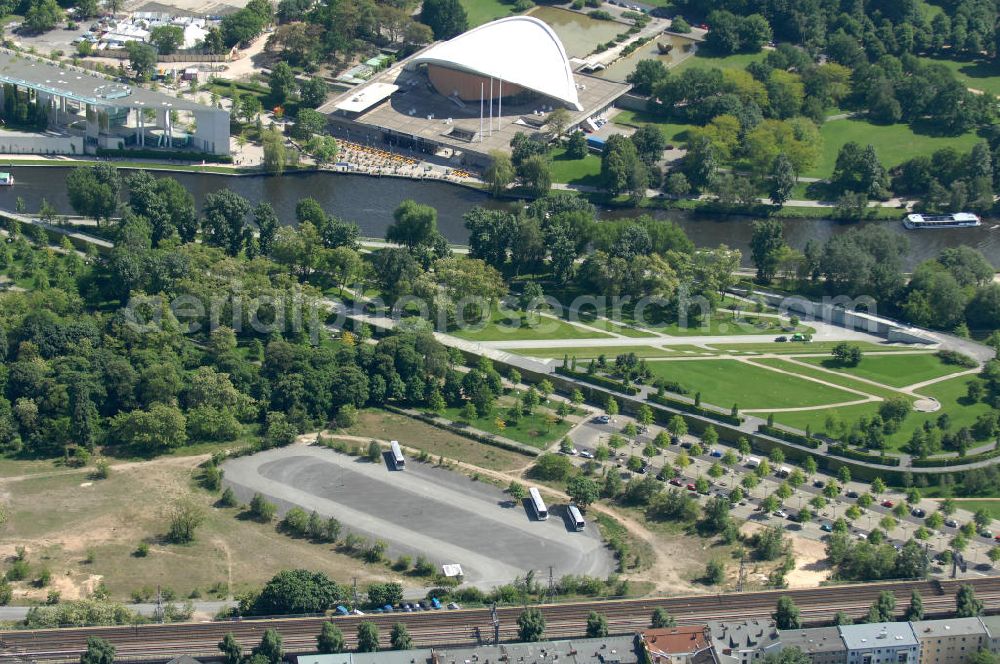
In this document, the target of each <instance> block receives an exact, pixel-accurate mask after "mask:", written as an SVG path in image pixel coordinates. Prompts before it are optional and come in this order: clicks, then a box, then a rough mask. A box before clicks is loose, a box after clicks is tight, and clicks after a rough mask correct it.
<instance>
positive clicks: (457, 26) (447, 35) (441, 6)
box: [420, 0, 469, 39]
mask: <svg viewBox="0 0 1000 664" xmlns="http://www.w3.org/2000/svg"><path fill="white" fill-rule="evenodd" d="M420 22H421V23H423V24H424V25H426V26H428V27H430V29H431V30H432V31H433V32H434V39H451V38H452V37H455V36H457V35H460V34H462V33H463V32H465V31H466V30H468V29H469V17H468V15H467V14H466V13H465V8H464V7H462V5H461V3H459V1H458V0H424V3H423V6H422V8H421V10H420Z"/></svg>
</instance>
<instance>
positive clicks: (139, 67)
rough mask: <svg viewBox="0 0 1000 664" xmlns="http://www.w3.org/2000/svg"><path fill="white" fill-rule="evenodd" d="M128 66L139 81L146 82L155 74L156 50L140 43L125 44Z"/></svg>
mask: <svg viewBox="0 0 1000 664" xmlns="http://www.w3.org/2000/svg"><path fill="white" fill-rule="evenodd" d="M125 51H126V52H127V53H128V66H129V67H130V68H131V69H132V72H133V73H134V74H135V78H136V79H137V80H139V81H148V80H149V79H150V78H152V76H153V74H155V73H156V49H155V48H153V47H152V46H150V45H149V44H145V43H143V42H140V41H130V42H128V43H126V44H125Z"/></svg>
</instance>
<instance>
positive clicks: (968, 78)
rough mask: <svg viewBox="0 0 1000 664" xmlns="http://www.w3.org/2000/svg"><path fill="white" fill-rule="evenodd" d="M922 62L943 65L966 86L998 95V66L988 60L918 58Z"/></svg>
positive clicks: (999, 69)
mask: <svg viewBox="0 0 1000 664" xmlns="http://www.w3.org/2000/svg"><path fill="white" fill-rule="evenodd" d="M920 61H921V62H923V63H924V64H935V65H944V66H945V67H947V68H948V69H950V70H952V71H953V72H955V76H956V77H957V78H958V80H960V81H961V82H962V83H964V84H965V86H966V87H969V88H974V89H976V90H982V91H983V92H989V93H991V94H995V95H1000V66H998V65H997V63H995V62H991V61H989V60H946V59H944V58H920Z"/></svg>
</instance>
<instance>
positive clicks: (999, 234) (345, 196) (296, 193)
mask: <svg viewBox="0 0 1000 664" xmlns="http://www.w3.org/2000/svg"><path fill="white" fill-rule="evenodd" d="M11 170H13V171H14V176H15V179H16V182H17V184H16V185H15V186H14V187H10V188H7V187H3V188H0V209H4V210H10V211H13V210H14V206H15V200H16V198H17V197H19V196H20V197H21V198H23V199H24V201H25V204H26V208H27V210H28V211H29V212H30V211H35V210H38V208H39V205H40V204H41V201H42V199H43V198H45V199H47V200H48V201H49V202H50V203H51V204H53V205H54V206H55V207H56V209H57V210H58V211H59V212H60V213H62V214H72V213H73V211H72V209H71V208H70V205H69V200H68V198H67V197H66V187H65V179H66V175H67V174H68V173H69V171H70V169H68V168H54V167H14V168H12V169H11ZM154 174H155V173H154ZM169 175H170V176H171V177H174V178H176V179H177V180H178V181H180V182H181V184H183V185H184V186H185V187H187V188H188V190H189V191H190V192H191V193H192V194H193V195H194V197H195V201H196V202H197V204H198V205H199V207H200V206H201V203H202V201H203V200H204V198H205V196H206V195H207V194H209V193H211V192H213V191H218V190H220V189H223V188H226V189H231V190H233V191H234V192H236V193H238V194H240V195H242V196H245V197H246V198H248V199H250V200H251V201H253V202H255V203H256V202H257V201H261V200H266V201H269V202H270V203H271V205H273V206H274V209H275V211H276V212H277V214H278V217H279V218H280V219H281V220H282V222H284V223H292V221H294V219H295V203H296V202H297V201H298V200H299V199H301V198H305V197H307V196H312V197H313V198H315V199H316V200H318V201H319V202H320V204H321V205H322V206H323V207H324V209H326V210H327V211H328V212H329V213H331V214H334V215H337V216H338V217H341V218H343V219H345V220H349V221H353V222H355V223H357V224H358V225H359V226H360V227H361V232H362V235H365V236H368V237H382V236H383V235H384V234H385V230H386V228H387V227H388V225H389V224H390V223H392V211H393V210H394V209H395V208H396V206H397V205H399V203H400V202H402V201H403V200H405V199H407V198H412V199H414V200H416V201H417V202H419V203H425V204H427V205H431V206H433V207H435V208H437V211H438V228H439V229H440V230H441V232H442V233H443V234H444V235H445V237H447V238H448V240H449V241H451V242H455V243H464V242H465V241H466V240H467V238H468V234H467V232H466V230H465V228H464V227H463V225H462V215H463V214H465V213H466V212H467V211H468V210H469V209H470V208H472V207H474V206H476V205H482V206H498V205H502V204H498V203H497V202H495V201H493V199H491V198H489V197H488V196H486V195H485V194H482V193H480V192H478V191H474V190H471V189H466V188H464V187H459V186H455V185H450V184H445V183H442V182H436V181H414V180H406V179H401V178H388V177H387V178H373V177H367V176H361V175H343V174H334V173H330V172H324V173H297V174H290V175H284V176H282V177H278V178H275V177H267V176H245V177H232V176H225V175H213V174H200V173H171V174H169ZM507 205H511V204H510V203H507ZM647 213H648V214H651V215H652V216H653V217H655V218H658V219H670V220H672V221H675V222H677V223H678V224H679V225H680V226H681V227H682V228H683V229H684V231H685V232H686V233H687V234H688V236H689V237H690V238H691V240H692V241H693V242H694V243H695V244H696V245H698V246H716V245H719V244H723V243H724V244H727V245H729V246H730V247H735V248H737V249H740V250H741V251H743V261H744V263H745V264H749V249H748V247H749V241H750V234H751V223H750V222H751V219H750V218H749V217H744V216H720V215H700V214H692V213H687V212H680V211H664V210H653V211H650V212H647ZM638 214H640V213H639V212H638V211H635V210H613V211H612V210H600V211H599V215H600V217H601V218H604V219H611V218H621V217H631V216H636V215H638ZM872 223H883V224H886V227H887V228H889V229H891V230H892V231H893V232H897V233H901V234H905V235H906V236H907V237H908V239H909V241H910V252H909V256H908V261H907V266H906V267H907V268H912V267H913V266H914V265H916V264H917V263H919V262H920V261H922V260H924V259H926V258H931V257H933V256H935V255H936V254H937V253H938V252H939V251H940V250H941V249H944V248H946V247H954V246H958V245H961V244H965V245H969V246H972V247H975V248H977V249H979V250H980V251H982V252H983V254H984V255H985V256H986V258H987V259H988V260H989V261H990V262H991V263H992V264H993V265H994V266H995V267H998V268H1000V239H998V238H1000V228H997V229H996V230H993V229H992V228H991V226H992V225H993V224H992V222H987V223H985V224H984V225H983V226H982V227H980V228H963V229H954V230H923V231H907V230H906V229H904V228H903V226H902V224H901V223H899V222H895V221H894V222H872ZM783 225H784V229H785V239H786V240H787V242H788V243H789V244H790V245H791V246H793V247H796V248H799V249H801V248H802V247H804V246H805V244H806V242H807V241H808V240H810V239H812V240H817V241H820V242H822V241H825V240H826V239H827V238H829V237H831V236H832V235H835V234H837V233H842V232H844V231H846V230H847V229H849V228H852V227H854V226H857V225H858V223H857V222H839V221H834V220H830V219H790V220H785V221H783Z"/></svg>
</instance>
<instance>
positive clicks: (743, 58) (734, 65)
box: [674, 51, 767, 71]
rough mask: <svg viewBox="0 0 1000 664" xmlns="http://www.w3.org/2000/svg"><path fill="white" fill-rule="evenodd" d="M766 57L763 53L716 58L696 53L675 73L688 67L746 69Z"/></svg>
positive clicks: (699, 52) (680, 65)
mask: <svg viewBox="0 0 1000 664" xmlns="http://www.w3.org/2000/svg"><path fill="white" fill-rule="evenodd" d="M766 56H767V53H766V52H765V51H761V52H760V53H736V54H734V55H726V56H718V55H712V54H710V53H706V52H704V51H698V52H697V53H695V54H694V57H691V58H687V59H686V60H684V61H682V62H681V63H680V64H678V65H677V66H676V67H674V70H675V71H681V70H683V69H688V68H690V67H700V68H702V69H746V66H747V65H748V64H750V63H751V62H758V61H761V60H763V59H764V58H765V57H766Z"/></svg>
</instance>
